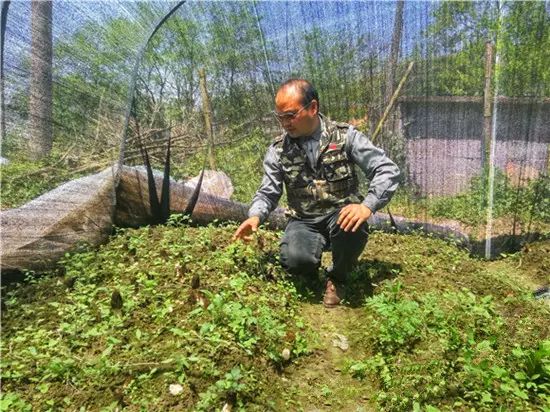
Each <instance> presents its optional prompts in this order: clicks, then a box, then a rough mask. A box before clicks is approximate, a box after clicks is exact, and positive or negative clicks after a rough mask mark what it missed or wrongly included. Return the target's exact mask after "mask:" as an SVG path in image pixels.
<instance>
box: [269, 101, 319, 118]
mask: <svg viewBox="0 0 550 412" xmlns="http://www.w3.org/2000/svg"><path fill="white" fill-rule="evenodd" d="M311 103H313V100H312V101H311V102H309V103H308V104H306V105H305V106H303V107H302V108H301V109H300V110H298V111H297V112H287V113H277V112H276V111H273V115H274V116H275V117H276V118H277V120H278V121H280V122H290V121H292V120H294V119H295V118H296V116H298V115H299V114H300V113H301V112H302V110H305V109H307V107H308V106H309V105H310V104H311Z"/></svg>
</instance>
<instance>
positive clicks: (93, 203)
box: [0, 167, 115, 273]
mask: <svg viewBox="0 0 550 412" xmlns="http://www.w3.org/2000/svg"><path fill="white" fill-rule="evenodd" d="M114 178H115V168H114V167H110V168H108V169H106V170H104V171H103V172H100V173H97V174H94V175H91V176H86V177H82V178H79V179H76V180H72V181H70V182H67V183H64V184H62V185H61V186H59V187H57V188H56V189H54V190H52V191H50V192H48V193H45V194H43V195H42V196H39V197H37V198H36V199H34V200H31V201H30V202H28V203H26V204H25V205H23V206H21V207H19V208H16V209H7V210H3V211H1V212H0V225H1V229H2V231H1V235H0V239H1V248H0V249H1V250H0V270H1V271H2V273H6V272H10V271H22V270H35V271H39V270H46V269H49V268H51V267H52V266H54V265H55V263H56V262H57V261H58V260H59V259H60V258H61V257H62V256H63V255H64V254H65V253H66V252H67V251H69V250H71V249H74V248H75V247H76V246H77V245H78V244H80V243H89V244H92V245H98V244H101V243H103V242H105V241H106V240H107V239H108V237H109V234H110V233H111V230H112V226H113V215H114V209H115V190H114V181H115V179H114Z"/></svg>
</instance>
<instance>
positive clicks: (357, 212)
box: [336, 203, 372, 232]
mask: <svg viewBox="0 0 550 412" xmlns="http://www.w3.org/2000/svg"><path fill="white" fill-rule="evenodd" d="M370 215H372V211H371V210H370V209H369V208H368V207H366V206H365V205H364V204H362V203H351V204H349V205H346V206H344V207H343V208H342V210H340V214H339V215H338V220H337V221H336V224H337V225H340V227H341V228H342V229H343V230H344V232H349V230H350V229H351V231H352V232H355V231H356V230H357V229H359V226H361V225H362V224H363V222H366V220H367V219H368V218H369V217H370Z"/></svg>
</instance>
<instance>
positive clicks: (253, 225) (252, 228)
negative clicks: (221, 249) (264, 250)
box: [232, 216, 260, 242]
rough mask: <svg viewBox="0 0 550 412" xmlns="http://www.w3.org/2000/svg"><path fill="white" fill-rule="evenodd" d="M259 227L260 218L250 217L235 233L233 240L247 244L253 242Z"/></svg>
mask: <svg viewBox="0 0 550 412" xmlns="http://www.w3.org/2000/svg"><path fill="white" fill-rule="evenodd" d="M258 226H260V218H259V217H258V216H252V217H249V218H248V219H246V220H245V221H244V222H243V223H242V224H241V225H240V226H239V228H238V229H237V230H236V231H235V234H234V235H233V239H232V240H237V239H241V240H244V241H245V242H248V241H250V240H252V234H253V233H255V232H257V231H258Z"/></svg>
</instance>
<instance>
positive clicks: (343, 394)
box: [283, 303, 375, 412]
mask: <svg viewBox="0 0 550 412" xmlns="http://www.w3.org/2000/svg"><path fill="white" fill-rule="evenodd" d="M363 314H364V309H362V308H351V307H347V306H341V307H338V308H335V309H325V308H324V307H323V305H322V304H312V303H303V304H302V315H303V316H304V318H305V319H306V321H307V322H308V323H309V324H310V327H311V328H312V329H313V330H314V331H316V333H317V334H318V339H317V342H316V344H315V347H314V351H313V354H312V355H310V356H307V357H305V358H302V359H300V360H299V361H297V362H295V363H294V364H292V365H291V366H289V367H287V368H285V371H284V373H283V380H284V381H285V382H286V383H287V384H288V386H287V388H288V392H287V393H288V395H289V396H288V398H289V399H290V401H289V402H288V403H290V405H287V406H288V407H290V408H291V409H292V410H303V411H305V412H314V411H353V412H358V411H365V412H366V411H374V410H375V408H374V406H373V405H374V403H375V402H374V401H375V400H374V399H373V396H374V390H373V386H372V383H371V382H369V381H359V380H357V379H354V378H352V377H351V376H350V374H349V373H346V372H345V367H346V363H347V362H349V360H350V359H352V358H355V359H358V358H360V357H361V355H362V350H361V348H360V347H358V345H354V340H355V339H354V333H355V334H356V333H357V327H356V325H357V324H358V323H359V322H360V321H361V318H362V317H363ZM338 335H340V336H338ZM344 338H345V339H347V341H348V342H349V348H348V349H347V350H343V349H341V348H339V347H336V346H335V345H334V341H336V342H340V345H342V346H343V347H344V348H345V346H346V345H345V343H343V342H344V341H345V339H344ZM342 339H344V341H343V340H342ZM293 408H295V409H293Z"/></svg>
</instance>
